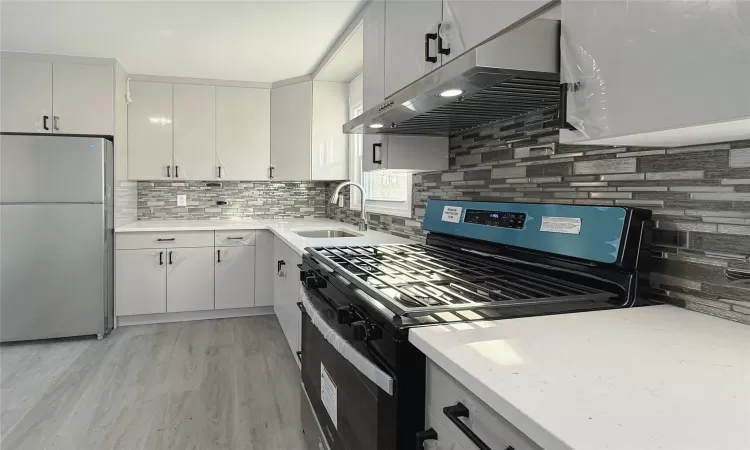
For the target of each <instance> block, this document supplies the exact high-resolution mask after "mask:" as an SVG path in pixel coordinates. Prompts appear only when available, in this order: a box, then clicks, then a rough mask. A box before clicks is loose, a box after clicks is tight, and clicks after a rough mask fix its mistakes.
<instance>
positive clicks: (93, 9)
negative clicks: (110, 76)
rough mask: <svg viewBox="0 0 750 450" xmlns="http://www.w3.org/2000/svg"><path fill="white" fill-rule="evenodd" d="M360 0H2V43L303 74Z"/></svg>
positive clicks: (132, 64)
mask: <svg viewBox="0 0 750 450" xmlns="http://www.w3.org/2000/svg"><path fill="white" fill-rule="evenodd" d="M362 3H363V2H362V0H325V1H324V0H295V1H291V0H265V1H233V2H231V1H230V2H224V1H146V2H143V1H133V0H128V1H81V2H73V1H52V2H47V1H45V2H40V1H35V0H25V1H8V0H3V1H2V4H1V7H2V14H1V16H0V17H1V21H2V23H1V26H0V29H1V34H0V38H1V40H0V44H1V45H2V49H3V50H11V51H24V52H37V53H53V54H62V55H75V56H98V57H105V58H117V59H118V60H119V61H120V63H121V64H122V65H123V67H125V70H126V71H127V72H128V73H134V74H147V75H162V76H177V77H191V78H213V79H224V80H242V81H260V82H273V81H278V80H284V79H288V78H293V77H297V76H300V75H306V74H309V73H311V72H312V71H313V69H315V66H316V64H317V63H318V62H319V61H320V59H321V58H322V57H323V55H324V54H325V53H326V51H327V50H328V48H329V47H330V46H331V44H332V43H333V42H334V40H335V39H336V37H337V36H338V35H339V33H341V32H342V31H343V30H344V29H345V28H346V26H347V25H348V23H349V21H350V20H351V19H352V18H353V17H354V15H355V14H356V13H357V11H358V10H359V7H360V6H361V4H362Z"/></svg>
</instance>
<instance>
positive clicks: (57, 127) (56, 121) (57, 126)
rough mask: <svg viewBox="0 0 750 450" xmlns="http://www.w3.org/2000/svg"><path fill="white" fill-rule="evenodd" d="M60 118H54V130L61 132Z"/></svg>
mask: <svg viewBox="0 0 750 450" xmlns="http://www.w3.org/2000/svg"><path fill="white" fill-rule="evenodd" d="M59 122H60V117H58V116H52V128H54V129H55V131H60V126H59V125H60V124H59Z"/></svg>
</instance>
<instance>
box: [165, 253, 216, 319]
mask: <svg viewBox="0 0 750 450" xmlns="http://www.w3.org/2000/svg"><path fill="white" fill-rule="evenodd" d="M213 254H214V249H213V248H212V247H197V248H170V249H169V250H167V261H168V266H167V312H182V311H205V310H207V309H214V267H213Z"/></svg>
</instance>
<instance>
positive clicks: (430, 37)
mask: <svg viewBox="0 0 750 450" xmlns="http://www.w3.org/2000/svg"><path fill="white" fill-rule="evenodd" d="M437 37H438V34H437V33H427V34H425V35H424V60H425V61H427V62H430V63H436V62H437V56H430V41H431V40H432V41H434V40H435V39H437Z"/></svg>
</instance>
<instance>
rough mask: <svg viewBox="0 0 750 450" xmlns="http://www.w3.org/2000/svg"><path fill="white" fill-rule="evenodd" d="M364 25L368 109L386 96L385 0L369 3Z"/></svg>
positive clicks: (365, 101) (364, 86) (364, 85)
mask: <svg viewBox="0 0 750 450" xmlns="http://www.w3.org/2000/svg"><path fill="white" fill-rule="evenodd" d="M362 27H363V28H362V47H363V48H362V51H363V59H362V106H363V108H364V110H365V111H367V110H368V109H370V108H374V107H376V106H378V104H379V103H380V102H382V101H383V99H384V98H385V0H374V1H371V2H370V3H369V4H368V5H367V9H366V10H365V13H364V15H363V17H362Z"/></svg>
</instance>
